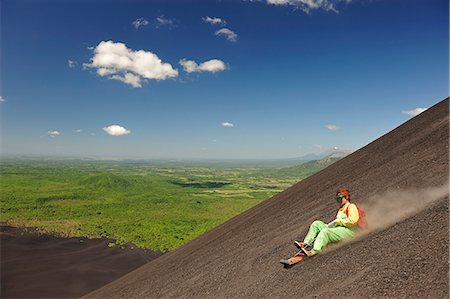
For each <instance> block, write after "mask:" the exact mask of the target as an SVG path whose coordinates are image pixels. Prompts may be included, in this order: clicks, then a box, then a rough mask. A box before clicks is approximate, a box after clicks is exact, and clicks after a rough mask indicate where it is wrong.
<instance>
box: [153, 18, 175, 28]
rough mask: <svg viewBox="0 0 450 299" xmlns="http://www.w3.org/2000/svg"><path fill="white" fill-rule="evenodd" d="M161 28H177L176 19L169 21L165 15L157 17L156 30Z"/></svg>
mask: <svg viewBox="0 0 450 299" xmlns="http://www.w3.org/2000/svg"><path fill="white" fill-rule="evenodd" d="M161 26H168V27H169V29H171V28H173V27H174V26H175V19H168V18H165V17H164V16H163V15H161V16H158V17H156V28H159V27H161Z"/></svg>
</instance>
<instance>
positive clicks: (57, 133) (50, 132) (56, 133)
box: [47, 130, 61, 137]
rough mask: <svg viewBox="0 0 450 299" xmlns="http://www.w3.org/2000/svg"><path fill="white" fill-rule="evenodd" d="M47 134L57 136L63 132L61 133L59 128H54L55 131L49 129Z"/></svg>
mask: <svg viewBox="0 0 450 299" xmlns="http://www.w3.org/2000/svg"><path fill="white" fill-rule="evenodd" d="M47 134H48V136H50V137H56V136H59V135H61V133H60V132H59V131H57V130H54V131H48V132H47Z"/></svg>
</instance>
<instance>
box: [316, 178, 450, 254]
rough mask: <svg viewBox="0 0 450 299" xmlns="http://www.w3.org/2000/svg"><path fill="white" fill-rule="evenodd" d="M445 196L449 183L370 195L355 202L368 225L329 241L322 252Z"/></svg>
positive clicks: (390, 223)
mask: <svg viewBox="0 0 450 299" xmlns="http://www.w3.org/2000/svg"><path fill="white" fill-rule="evenodd" d="M448 196H449V185H445V186H441V187H434V188H425V189H408V190H390V191H387V192H384V193H382V194H378V195H375V196H371V197H370V198H368V200H367V201H366V202H364V203H363V204H358V203H357V202H355V204H356V205H357V206H358V207H360V208H362V209H363V210H364V212H365V213H366V221H367V224H368V228H367V229H365V230H363V231H359V232H358V233H357V234H356V236H355V237H354V238H352V239H346V240H343V241H341V242H339V243H335V244H331V246H330V247H329V248H326V249H325V250H324V253H325V252H330V251H333V250H334V249H336V248H338V247H341V246H343V245H345V244H349V243H353V242H355V241H358V240H361V239H363V238H365V237H366V236H367V235H368V234H370V233H372V232H376V231H381V230H384V229H386V228H388V227H391V226H393V225H395V224H396V223H398V222H400V221H402V220H404V219H407V218H409V217H411V216H414V215H415V214H418V213H419V212H420V211H423V210H424V209H426V208H427V207H429V206H430V205H431V204H433V203H434V202H436V201H437V200H440V199H444V198H446V197H448Z"/></svg>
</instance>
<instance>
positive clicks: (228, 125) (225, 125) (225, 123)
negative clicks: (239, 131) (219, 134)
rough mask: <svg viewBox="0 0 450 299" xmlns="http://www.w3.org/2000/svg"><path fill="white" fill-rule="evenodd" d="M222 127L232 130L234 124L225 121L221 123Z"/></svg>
mask: <svg viewBox="0 0 450 299" xmlns="http://www.w3.org/2000/svg"><path fill="white" fill-rule="evenodd" d="M222 127H230V128H232V127H234V124H233V123H230V122H227V121H225V122H223V123H222Z"/></svg>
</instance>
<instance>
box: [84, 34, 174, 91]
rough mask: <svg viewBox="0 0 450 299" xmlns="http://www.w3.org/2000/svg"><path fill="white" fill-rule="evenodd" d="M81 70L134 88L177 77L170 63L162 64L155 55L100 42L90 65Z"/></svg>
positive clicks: (111, 42)
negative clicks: (86, 70) (95, 72)
mask: <svg viewBox="0 0 450 299" xmlns="http://www.w3.org/2000/svg"><path fill="white" fill-rule="evenodd" d="M83 67H85V68H93V69H96V70H97V74H98V75H99V76H102V77H104V76H107V77H108V78H109V79H113V80H119V81H122V82H124V83H126V84H130V85H131V86H133V87H135V88H137V87H141V86H142V84H141V83H142V81H143V80H144V81H145V79H154V80H166V79H169V78H174V77H177V76H178V70H176V69H174V68H173V67H172V65H171V64H170V63H165V62H162V61H161V59H160V58H159V57H158V56H157V55H156V54H154V53H152V52H149V51H144V50H139V51H134V50H132V49H129V48H127V46H126V45H125V44H124V43H119V42H117V43H115V42H113V41H101V42H100V43H99V44H98V45H97V47H95V49H94V56H93V57H92V58H91V59H90V63H84V64H83Z"/></svg>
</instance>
